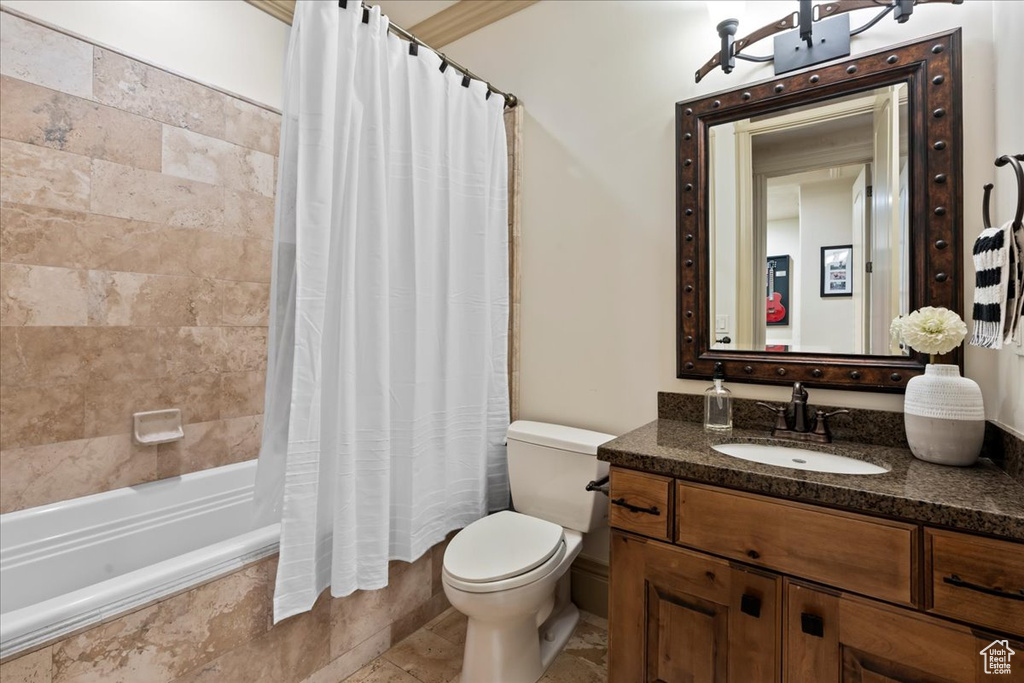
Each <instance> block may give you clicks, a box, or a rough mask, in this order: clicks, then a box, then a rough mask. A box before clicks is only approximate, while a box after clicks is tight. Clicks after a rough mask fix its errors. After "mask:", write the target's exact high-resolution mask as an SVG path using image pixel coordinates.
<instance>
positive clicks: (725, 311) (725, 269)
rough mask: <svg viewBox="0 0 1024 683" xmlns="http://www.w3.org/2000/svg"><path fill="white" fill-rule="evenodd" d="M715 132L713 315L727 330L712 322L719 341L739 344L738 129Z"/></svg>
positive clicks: (729, 127)
mask: <svg viewBox="0 0 1024 683" xmlns="http://www.w3.org/2000/svg"><path fill="white" fill-rule="evenodd" d="M713 132H714V137H713V141H712V143H711V155H710V159H711V160H712V163H711V174H712V183H711V188H710V193H711V195H712V198H711V202H712V206H714V207H715V211H714V214H713V215H714V221H715V222H714V224H713V225H711V226H710V227H711V234H712V235H713V242H712V244H711V249H712V251H713V253H714V258H713V260H712V264H713V268H712V270H711V281H712V282H714V283H715V290H714V291H715V300H714V302H713V305H714V309H713V310H712V315H713V316H715V317H718V316H725V317H726V319H727V328H726V329H725V330H722V331H719V330H718V329H717V328H716V327H715V326H714V320H715V319H714V318H712V329H713V330H714V331H715V332H714V334H715V337H716V338H721V337H724V336H729V337H730V338H732V340H733V343H736V342H737V339H736V330H737V328H738V320H737V318H736V316H737V311H736V306H737V301H736V277H737V272H736V240H737V239H738V233H739V216H738V215H737V211H736V202H737V199H736V126H735V124H732V123H724V124H722V125H720V126H716V127H715V128H714V129H713Z"/></svg>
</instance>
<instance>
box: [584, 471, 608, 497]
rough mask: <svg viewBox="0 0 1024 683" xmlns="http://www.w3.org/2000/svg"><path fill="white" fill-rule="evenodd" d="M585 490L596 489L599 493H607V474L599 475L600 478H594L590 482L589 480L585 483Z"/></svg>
mask: <svg viewBox="0 0 1024 683" xmlns="http://www.w3.org/2000/svg"><path fill="white" fill-rule="evenodd" d="M587 490H588V491H598V492H599V493H603V494H604V495H606V496H607V495H608V476H607V475H605V476H603V477H601V478H600V479H596V480H594V481H592V482H589V483H588V484H587Z"/></svg>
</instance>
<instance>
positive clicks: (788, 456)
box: [711, 443, 889, 474]
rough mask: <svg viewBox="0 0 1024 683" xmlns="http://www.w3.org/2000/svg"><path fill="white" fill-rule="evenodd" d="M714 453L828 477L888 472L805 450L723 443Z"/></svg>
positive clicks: (849, 460) (843, 457) (857, 462)
mask: <svg viewBox="0 0 1024 683" xmlns="http://www.w3.org/2000/svg"><path fill="white" fill-rule="evenodd" d="M711 448H713V449H714V450H716V451H718V452H719V453H722V454H723V455H729V456H732V457H734V458H740V459H741V460H751V461H753V462H760V463H764V464H765V465H775V466H776V467H790V468H792V469H795V470H809V471H811V472H828V473H830V474H885V473H886V472H888V471H889V470H888V469H886V468H884V467H879V466H878V465H874V464H872V463H870V462H864V461H863V460H856V459H854V458H847V457H845V456H842V455H833V454H831V453H819V452H818V451H809V450H807V449H805V448H788V447H786V446H767V445H761V444H756V443H723V444H718V445H717V446H712V447H711Z"/></svg>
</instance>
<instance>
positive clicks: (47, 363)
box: [0, 3, 461, 683]
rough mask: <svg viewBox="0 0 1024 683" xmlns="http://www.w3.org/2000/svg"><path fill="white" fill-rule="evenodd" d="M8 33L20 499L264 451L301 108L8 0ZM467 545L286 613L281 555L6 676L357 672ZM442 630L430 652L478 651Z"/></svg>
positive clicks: (4, 364)
mask: <svg viewBox="0 0 1024 683" xmlns="http://www.w3.org/2000/svg"><path fill="white" fill-rule="evenodd" d="M83 4H85V3H83ZM176 4H179V5H181V6H188V5H190V3H176ZM238 4H240V5H241V3H238ZM253 11H256V10H253ZM72 16H74V15H72ZM139 20H140V22H141V23H140V24H139V25H137V26H135V27H129V28H124V27H122V30H123V34H119V35H120V37H123V38H126V39H130V38H132V36H133V35H134V34H135V33H142V34H145V33H147V32H149V31H151V30H152V29H154V28H156V26H154V23H153V22H154V21H155V20H154V19H153V18H152V17H146V18H140V19H139ZM132 28H134V29H136V30H132ZM221 30H224V31H226V29H225V28H224V27H223V26H222V27H221ZM0 33H2V35H0V73H2V76H0V254H2V257H0V511H2V512H7V511H10V510H16V509H21V508H26V507H31V506H34V505H39V504H42V503H47V502H52V501H57V500H63V499H66V498H70V497H75V496H80V495H85V494H89V493H95V492H99V491H104V490H107V489H111V488H117V487H121V486H127V485H132V484H137V483H140V482H143V481H148V480H152V479H157V478H163V477H169V476H174V475H177V474H181V473H184V472H190V471H195V470H200V469H205V468H208V467H215V466H218V465H222V464H227V463H229V462H235V461H239V460H244V459H249V458H253V457H256V455H257V454H258V451H259V444H260V423H261V418H260V414H261V413H262V408H263V382H264V367H265V361H266V325H267V301H268V294H269V284H268V283H269V279H270V258H271V238H272V235H273V204H274V199H273V194H274V187H275V185H274V180H275V170H276V157H275V155H276V153H277V145H278V129H279V126H280V116H279V115H278V114H276V113H273V112H271V111H268V110H266V109H264V108H261V107H256V106H253V105H252V104H249V103H247V102H244V101H242V100H240V99H238V98H235V97H231V96H228V95H226V94H224V93H222V92H219V91H217V90H214V89H212V88H210V87H206V86H203V85H199V84H197V83H195V82H194V81H192V80H189V79H187V78H184V77H180V76H176V75H172V74H169V73H167V72H165V71H162V70H161V69H159V68H156V67H154V66H150V65H148V64H146V63H143V62H140V61H136V60H133V59H129V58H126V57H124V56H122V55H120V54H119V53H117V52H114V51H112V50H108V49H104V48H99V47H94V46H93V45H92V44H90V43H87V42H83V41H82V40H78V39H75V38H71V37H68V36H66V35H64V34H62V33H59V32H57V31H54V30H50V29H47V28H43V27H41V26H39V25H38V24H34V23H31V22H29V21H25V20H23V19H20V18H18V17H16V16H13V15H11V14H8V13H0ZM214 52H215V50H214ZM166 407H178V408H181V409H182V411H183V414H184V419H185V421H186V423H187V424H186V427H185V440H184V441H183V442H179V443H174V444H170V445H161V446H158V447H156V446H151V447H140V446H138V445H135V444H133V442H132V439H131V436H130V435H129V429H130V428H131V414H132V412H134V411H138V410H146V409H154V408H166ZM445 546H446V544H445V543H440V544H438V545H436V546H435V547H434V548H433V549H431V551H429V552H427V553H426V554H424V555H423V556H422V557H421V558H420V559H418V560H417V561H416V562H413V563H411V564H409V563H404V562H392V563H391V566H390V571H389V586H388V587H387V588H386V589H383V590H380V591H369V592H356V593H353V594H352V595H350V596H348V597H345V598H339V599H331V598H330V596H329V595H326V594H325V595H323V596H321V598H320V600H319V601H318V602H317V604H316V606H315V607H314V608H313V610H312V611H310V612H307V613H304V614H301V615H298V616H296V617H293V618H291V619H287V620H285V621H283V622H281V623H279V624H277V625H275V626H273V627H272V626H271V624H272V612H273V610H272V604H273V603H272V600H273V589H274V580H275V573H276V563H277V558H276V557H274V558H270V559H268V560H265V561H262V562H259V563H256V564H254V565H250V566H248V567H246V568H244V569H242V570H240V571H238V572H235V573H232V574H229V575H227V576H224V577H221V578H219V579H217V580H215V581H212V582H210V583H207V584H205V585H202V586H198V587H193V588H191V589H189V590H187V591H184V592H182V593H181V594H178V595H176V596H173V597H170V598H168V599H165V600H161V601H159V602H157V603H155V604H153V605H150V606H148V607H145V608H143V609H141V610H137V611H135V612H132V613H129V614H124V615H119V616H117V617H115V618H113V619H111V620H109V621H107V622H106V623H103V624H101V625H99V626H96V627H94V628H91V629H88V630H86V631H84V632H82V633H79V634H76V635H73V636H71V637H68V638H65V639H63V640H59V641H57V642H54V643H52V644H49V645H46V646H44V647H42V648H40V649H38V650H35V651H33V652H31V653H28V654H25V655H23V656H19V657H17V658H15V659H11V660H9V661H6V662H4V663H3V664H2V665H0V679H2V680H3V681H4V683H29V682H31V683H43V682H46V683H79V682H83V683H84V682H86V681H98V680H103V681H124V682H127V681H147V683H149V682H152V683H167V682H171V681H175V682H178V683H185V682H186V681H187V682H188V683H197V682H203V681H211V682H219V681H275V682H280V683H298V682H299V681H307V682H309V683H335V682H336V681H338V680H340V679H342V678H344V677H346V676H348V675H349V674H351V673H353V672H355V671H356V670H357V669H359V668H360V667H362V666H363V665H364V664H366V663H367V662H369V661H370V660H372V659H374V658H375V657H377V656H378V655H379V654H380V653H382V652H383V651H384V650H387V649H388V648H389V647H390V646H391V644H392V643H397V642H398V641H400V640H402V639H404V638H405V637H406V636H407V635H409V634H411V633H413V632H414V631H416V630H417V629H418V628H419V627H420V626H422V625H423V624H424V623H426V622H427V621H429V620H431V619H433V618H434V617H436V616H438V615H440V614H441V613H442V612H443V611H444V610H445V609H446V608H447V607H448V601H447V598H446V597H445V595H444V592H443V590H442V585H441V581H440V576H441V565H442V557H443V554H444V549H445ZM445 623H446V622H441V623H440V625H442V626H443V625H444V624H445ZM457 636H458V634H457V633H455V638H456V640H457ZM432 638H433V639H432V640H430V642H429V643H427V644H426V645H424V643H422V642H412V640H411V639H410V641H406V644H405V645H403V647H405V648H406V650H405V651H404V652H405V653H406V655H407V656H408V657H410V661H413V659H415V657H416V656H418V653H419V652H420V649H422V648H423V647H433V648H435V650H436V649H437V648H442V649H445V651H446V655H445V656H446V657H449V658H453V659H457V653H458V651H459V648H460V647H461V644H460V643H458V642H450V641H446V640H445V639H444V638H443V637H442V636H437V635H434V636H432ZM428 639H429V638H428Z"/></svg>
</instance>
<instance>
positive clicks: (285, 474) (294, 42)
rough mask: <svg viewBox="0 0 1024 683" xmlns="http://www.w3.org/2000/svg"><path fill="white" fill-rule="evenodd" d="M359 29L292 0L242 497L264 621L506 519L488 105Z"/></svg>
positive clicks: (417, 58) (498, 154)
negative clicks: (252, 481) (266, 579)
mask: <svg viewBox="0 0 1024 683" xmlns="http://www.w3.org/2000/svg"><path fill="white" fill-rule="evenodd" d="M362 19H363V10H362V8H361V7H359V4H358V3H355V2H350V3H349V7H348V9H341V8H339V7H338V5H337V3H333V2H317V1H315V0H309V1H306V0H300V2H299V3H298V5H297V7H296V11H295V20H294V24H293V26H292V33H291V39H290V43H289V47H288V59H287V65H286V75H285V105H284V117H283V123H282V130H281V136H282V141H281V155H280V169H279V173H280V179H279V184H278V206H277V216H276V222H275V245H274V266H273V268H274V278H273V294H272V301H271V324H270V349H269V362H268V368H267V392H266V399H267V400H266V411H265V418H264V419H265V425H264V435H263V447H262V449H261V452H260V461H259V468H258V474H257V493H256V495H257V506H258V509H259V514H260V516H262V517H263V520H264V521H276V520H277V519H278V518H280V520H281V556H280V562H279V565H278V574H277V586H276V591H275V597H274V619H275V621H280V620H281V619H284V618H285V617H288V616H290V615H292V614H296V613H298V612H302V611H305V610H307V609H309V608H310V607H311V606H312V605H313V603H314V601H315V600H316V598H317V596H318V595H319V594H320V593H321V592H322V591H323V590H324V588H326V587H327V586H328V585H330V586H331V594H332V595H334V596H342V595H347V594H349V593H351V592H352V591H354V590H356V589H375V588H381V587H383V586H385V585H387V579H388V560H389V559H399V560H405V561H412V560H414V559H416V558H417V557H418V556H420V555H421V554H422V553H423V552H424V551H426V550H427V549H429V548H430V547H431V546H432V545H434V544H435V543H437V542H438V541H441V540H442V539H443V538H444V537H445V535H446V534H447V533H448V532H449V531H451V530H453V529H457V528H461V527H463V526H465V525H467V524H468V523H470V522H472V521H473V520H475V519H478V518H480V517H482V516H483V515H485V514H487V513H488V511H492V510H496V509H501V508H504V507H506V505H507V503H508V480H507V471H506V464H505V446H504V442H505V430H506V428H507V427H508V391H507V370H506V355H507V347H506V344H507V324H508V236H507V166H506V164H507V161H506V143H505V131H504V123H503V117H502V109H503V102H502V98H501V97H499V96H493V97H490V98H485V95H486V88H485V86H484V84H483V83H480V82H478V81H473V82H472V83H470V84H469V87H468V88H467V87H464V86H463V85H462V76H461V74H457V73H456V72H455V70H454V69H451V68H450V69H447V71H445V72H444V73H442V72H441V71H440V69H439V66H440V64H441V60H440V58H439V57H438V56H437V55H435V54H433V53H431V52H430V51H429V50H426V49H420V50H419V54H418V55H410V54H409V44H408V43H407V42H404V41H402V40H400V39H398V38H397V37H396V36H394V35H392V34H390V33H389V32H388V30H387V18H386V17H384V16H382V15H381V14H380V11H379V9H378V8H376V7H374V8H373V9H372V10H371V11H370V13H369V22H368V23H365V24H364V23H363V21H362Z"/></svg>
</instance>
